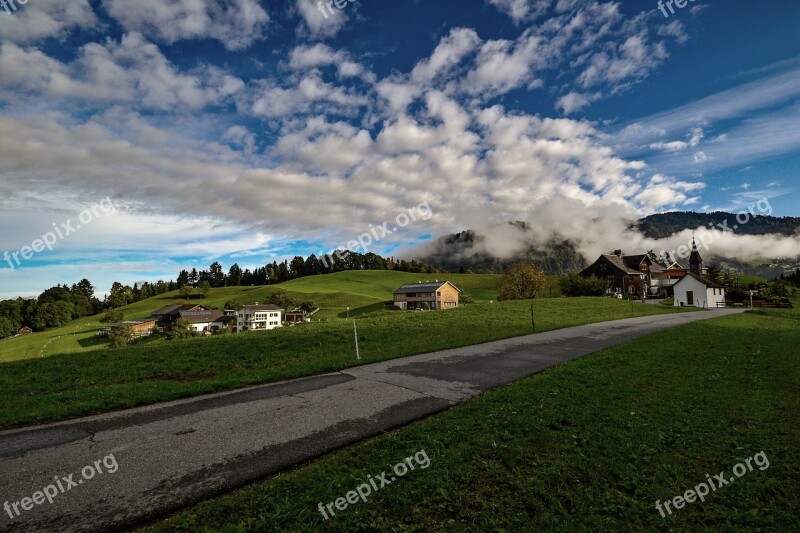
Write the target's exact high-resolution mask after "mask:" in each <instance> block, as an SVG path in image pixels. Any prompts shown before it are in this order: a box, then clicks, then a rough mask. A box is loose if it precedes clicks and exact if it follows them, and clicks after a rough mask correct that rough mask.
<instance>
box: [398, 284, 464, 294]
mask: <svg viewBox="0 0 800 533" xmlns="http://www.w3.org/2000/svg"><path fill="white" fill-rule="evenodd" d="M447 284H450V286H451V287H453V288H454V289H455V290H457V291H458V292H461V290H460V289H459V288H458V287H456V286H455V285H453V284H452V283H450V282H449V281H433V282H431V281H426V282H425V283H406V284H405V285H403V286H401V287H400V288H399V289H397V290H395V291H394V293H393V294H408V293H415V292H436V291H437V290H438V289H440V288H442V287H443V286H444V285H447Z"/></svg>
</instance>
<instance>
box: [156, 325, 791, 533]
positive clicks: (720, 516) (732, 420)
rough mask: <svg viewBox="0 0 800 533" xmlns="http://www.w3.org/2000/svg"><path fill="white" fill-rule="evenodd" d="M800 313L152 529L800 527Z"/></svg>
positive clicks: (403, 437)
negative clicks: (339, 504)
mask: <svg viewBox="0 0 800 533" xmlns="http://www.w3.org/2000/svg"><path fill="white" fill-rule="evenodd" d="M799 316H800V315H799V314H798V313H797V312H796V311H795V312H793V313H789V312H774V311H770V312H765V313H759V314H756V313H747V314H744V315H736V316H732V317H726V318H720V319H716V320H711V321H703V322H699V323H695V324H690V325H687V326H683V327H681V328H677V329H673V330H668V331H664V332H661V333H658V334H655V335H652V336H649V337H646V338H643V339H640V340H638V341H634V342H631V343H628V344H625V345H622V346H619V347H616V348H614V349H611V350H607V351H605V352H601V353H598V354H594V355H591V356H588V357H586V358H583V359H580V360H578V361H575V362H572V363H569V364H567V365H562V366H560V367H557V368H553V369H550V370H548V371H546V372H544V373H542V374H538V375H536V376H534V377H532V378H529V379H526V380H523V381H521V382H518V383H515V384H513V385H509V386H506V387H503V388H501V389H498V390H496V391H493V392H490V393H487V394H484V395H482V396H480V397H478V398H476V399H474V400H472V401H470V402H468V403H467V404H464V405H461V406H459V407H456V408H454V409H452V410H450V411H448V412H445V413H442V414H440V415H437V416H434V417H431V418H429V419H426V420H423V421H420V422H418V423H415V424H412V425H411V426H409V427H406V428H403V429H400V430H398V431H395V432H392V433H389V434H387V435H384V436H382V437H379V438H377V439H374V440H371V441H368V442H366V443H362V444H359V445H356V446H352V447H349V448H347V449H345V450H342V451H340V452H336V453H333V454H330V455H328V456H326V457H324V458H322V459H320V460H317V461H314V462H313V463H311V464H308V465H305V466H303V467H301V468H299V469H297V470H294V471H291V472H288V473H285V474H282V475H280V476H277V477H275V478H272V479H270V480H266V481H264V482H261V483H259V484H256V485H253V486H251V487H248V488H245V489H242V490H238V491H235V492H233V493H231V494H229V495H226V496H224V497H220V498H218V499H214V500H210V501H207V502H204V503H201V504H199V505H197V506H195V507H193V508H190V509H188V510H186V511H184V512H182V513H180V514H178V515H176V516H174V517H172V518H169V519H167V520H164V521H161V522H159V523H156V524H153V525H151V526H150V527H149V528H147V530H148V531H152V532H161V531H164V532H167V531H169V532H175V531H231V532H233V531H236V532H243V531H372V530H383V531H539V530H548V531H549V530H556V531H645V530H664V531H667V530H671V531H697V530H705V531H797V529H798V516H800V496H798V494H799V493H800V491H799V490H798V489H800V477H798V475H797V473H798V472H800V454H798V453H797V450H798V448H800V425H798V423H797V422H798V406H800V386H798V376H800V346H798V343H797V340H798V336H797V332H798V322H797V319H798V317H799ZM420 450H425V452H426V454H427V456H428V457H429V459H430V466H429V467H428V468H427V469H424V470H422V469H420V468H417V469H416V470H415V471H412V472H409V473H408V474H407V475H405V477H403V478H401V479H398V480H397V481H396V482H395V483H392V484H391V485H389V486H387V487H383V488H382V489H381V490H380V491H378V492H376V493H373V494H372V495H370V497H369V499H368V501H367V502H366V503H363V502H361V501H359V502H358V503H356V504H353V505H351V506H350V507H349V508H348V509H347V510H345V511H336V513H337V515H336V516H335V517H334V518H331V519H330V520H328V521H325V520H324V519H323V517H322V515H321V514H320V513H319V512H318V510H317V509H318V504H319V503H320V502H322V503H323V504H325V503H327V502H331V501H333V500H335V499H336V498H339V497H344V496H345V495H346V493H347V492H348V491H352V490H355V489H356V487H358V486H359V485H360V484H362V483H364V482H365V480H366V479H367V476H368V475H372V476H376V475H378V474H379V473H381V472H382V471H389V469H390V468H391V466H392V465H394V464H396V463H398V462H401V461H403V459H404V458H405V457H409V456H410V455H412V454H415V453H416V452H419V451H420ZM760 452H763V453H764V456H766V458H767V460H768V461H769V467H768V468H766V469H763V470H762V469H761V468H760V467H755V468H754V469H753V470H752V471H748V472H747V473H745V474H743V476H742V477H741V478H738V479H736V480H735V482H733V483H731V484H729V485H726V486H723V487H719V488H718V490H716V491H713V492H711V493H710V494H709V495H708V496H706V498H705V501H704V502H700V501H695V502H694V503H691V504H687V505H686V506H685V507H684V508H682V509H680V510H676V509H674V507H673V511H674V513H673V514H671V515H667V516H666V517H665V518H662V516H661V515H660V514H659V512H658V511H657V510H656V507H655V502H656V501H657V500H660V501H661V502H663V501H665V500H670V499H672V498H674V497H675V496H679V495H682V494H684V492H685V491H687V490H689V489H692V488H693V487H695V486H696V485H698V484H699V483H702V482H705V481H706V479H707V476H708V475H711V476H712V478H713V476H715V475H716V474H718V473H719V472H725V477H726V478H732V477H734V476H733V474H732V472H733V468H734V465H736V464H737V463H740V462H742V463H744V462H745V461H746V460H747V459H748V458H751V457H753V456H754V455H756V454H759V453H760ZM762 458H763V456H762ZM759 464H761V465H763V464H764V463H763V462H761V463H759ZM754 466H755V465H754Z"/></svg>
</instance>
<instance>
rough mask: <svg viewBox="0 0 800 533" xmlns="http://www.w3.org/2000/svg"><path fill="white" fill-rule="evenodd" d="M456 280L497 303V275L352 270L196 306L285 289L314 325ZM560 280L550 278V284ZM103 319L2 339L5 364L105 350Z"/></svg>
mask: <svg viewBox="0 0 800 533" xmlns="http://www.w3.org/2000/svg"><path fill="white" fill-rule="evenodd" d="M437 277H438V278H439V279H445V278H446V279H448V280H451V281H452V282H453V283H454V284H455V285H456V286H457V287H459V288H460V289H461V290H463V291H465V292H467V293H468V294H470V295H471V296H472V297H473V298H475V300H476V302H488V301H490V300H496V299H497V285H498V283H499V282H500V276H499V275H492V274H484V275H482V274H409V273H407V272H394V271H378V270H376V271H349V272H339V273H337V274H330V275H325V276H310V277H306V278H300V279H297V280H293V281H289V282H286V283H281V284H277V285H270V286H266V287H225V288H219V289H212V290H211V292H210V293H209V295H208V297H207V298H193V299H191V300H189V301H190V302H191V303H197V304H202V305H205V306H208V307H212V308H217V309H222V308H223V307H224V305H225V302H227V301H228V300H232V299H235V300H238V301H239V302H240V303H242V304H254V303H256V302H261V303H263V302H265V301H267V299H268V298H269V295H270V294H272V293H273V292H275V291H277V290H285V291H287V292H288V293H289V295H290V296H291V297H292V298H293V299H295V300H297V301H312V302H313V303H314V304H315V305H317V306H318V307H320V308H321V310H320V311H319V312H318V313H317V314H315V315H314V319H315V320H331V319H335V318H342V317H345V316H347V314H348V311H347V308H348V307H349V308H350V311H349V315H350V316H351V317H357V316H361V315H365V314H371V313H375V312H380V311H382V310H384V309H385V304H386V303H387V302H389V301H391V300H392V291H394V290H395V289H396V288H397V287H399V286H400V285H402V284H404V283H414V282H417V281H420V280H421V281H427V280H431V281H432V280H434V279H437ZM552 283H555V284H556V285H557V280H554V279H551V284H552ZM186 301H187V300H185V299H183V298H182V297H181V295H180V294H179V293H178V292H177V291H173V292H170V293H167V294H163V295H160V296H156V297H154V298H149V299H147V300H143V301H141V302H136V303H134V304H131V305H128V306H125V307H122V308H121V310H122V311H123V313H124V315H125V320H135V319H139V318H146V317H149V316H150V313H151V312H153V311H155V310H156V309H158V308H159V307H163V306H165V305H169V304H172V303H182V302H186ZM100 318H101V316H94V317H86V318H81V319H79V320H75V321H73V322H70V323H69V324H67V325H65V326H63V327H61V328H56V329H52V330H48V331H43V332H40V333H34V334H32V335H22V336H19V337H16V338H13V339H5V340H0V362H7V361H18V360H21V359H30V358H35V357H46V356H50V355H55V354H62V353H77V352H85V351H88V350H97V349H101V348H104V347H105V346H106V341H104V340H102V339H99V338H98V337H97V332H98V331H99V330H101V329H103V328H104V327H105V326H106V325H105V324H102V323H101V322H100Z"/></svg>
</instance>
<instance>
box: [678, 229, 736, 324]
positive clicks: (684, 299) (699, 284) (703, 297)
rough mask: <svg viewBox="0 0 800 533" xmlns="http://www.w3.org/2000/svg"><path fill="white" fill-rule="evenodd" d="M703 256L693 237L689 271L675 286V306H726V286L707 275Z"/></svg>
mask: <svg viewBox="0 0 800 533" xmlns="http://www.w3.org/2000/svg"><path fill="white" fill-rule="evenodd" d="M706 274H707V270H706V269H705V268H703V258H702V257H701V256H700V252H699V251H698V250H697V244H696V243H695V241H694V239H692V254H691V255H690V256H689V272H688V273H687V275H686V276H684V277H683V278H681V279H680V280H679V281H678V283H676V284H675V286H674V288H673V289H674V294H675V296H674V298H675V303H674V305H675V307H684V306H686V307H705V308H714V307H725V305H726V303H725V286H724V285H720V284H719V283H717V282H716V281H714V280H712V279H709V278H707V277H706Z"/></svg>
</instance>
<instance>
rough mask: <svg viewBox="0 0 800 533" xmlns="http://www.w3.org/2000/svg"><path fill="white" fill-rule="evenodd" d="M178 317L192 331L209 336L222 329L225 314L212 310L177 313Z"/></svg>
mask: <svg viewBox="0 0 800 533" xmlns="http://www.w3.org/2000/svg"><path fill="white" fill-rule="evenodd" d="M178 315H179V318H182V319H184V320H186V321H187V322H188V323H189V328H190V329H191V330H192V331H194V332H197V333H205V334H210V333H212V332H214V331H219V330H220V329H222V328H224V327H225V324H226V317H225V314H224V313H223V312H222V311H217V310H214V309H205V310H197V311H178Z"/></svg>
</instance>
